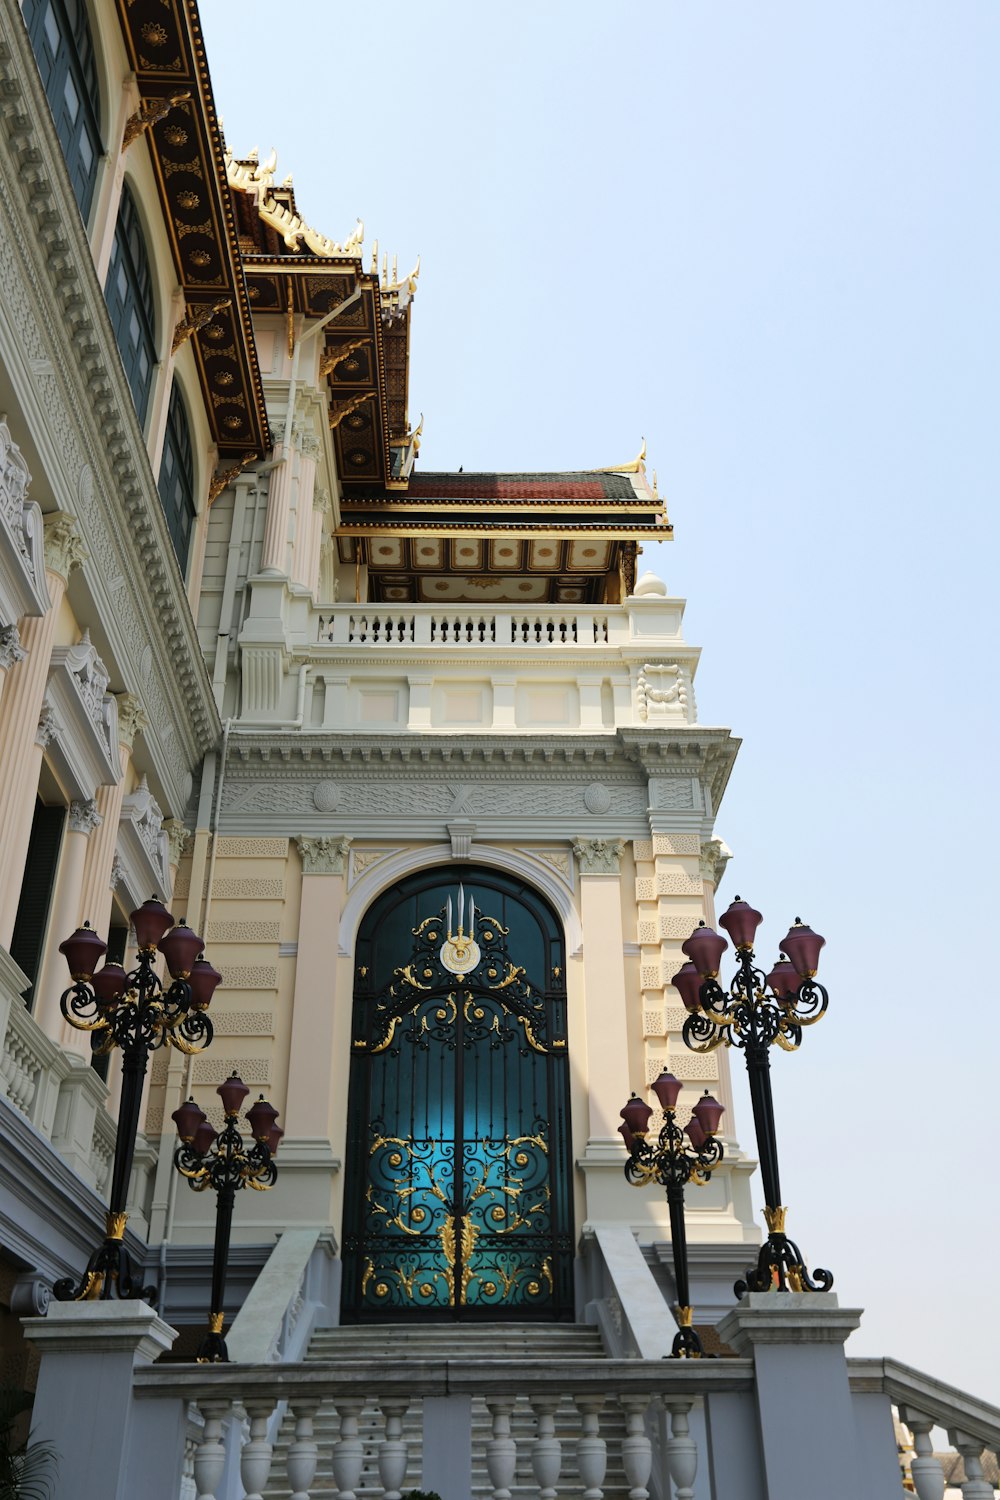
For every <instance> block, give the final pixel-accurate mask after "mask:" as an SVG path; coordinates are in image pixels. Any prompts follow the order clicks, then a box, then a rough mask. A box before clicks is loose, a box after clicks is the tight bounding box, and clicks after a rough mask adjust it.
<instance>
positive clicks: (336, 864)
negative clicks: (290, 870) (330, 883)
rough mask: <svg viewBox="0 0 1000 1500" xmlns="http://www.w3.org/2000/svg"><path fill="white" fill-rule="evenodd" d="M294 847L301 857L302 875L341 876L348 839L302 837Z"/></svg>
mask: <svg viewBox="0 0 1000 1500" xmlns="http://www.w3.org/2000/svg"><path fill="white" fill-rule="evenodd" d="M295 845H296V848H297V849H298V851H299V853H300V854H301V856H302V873H303V875H343V873H344V867H345V862H346V860H347V851H348V849H349V848H350V847H351V841H350V839H348V838H330V839H328V838H306V837H305V836H303V837H301V838H297V839H296V840H295Z"/></svg>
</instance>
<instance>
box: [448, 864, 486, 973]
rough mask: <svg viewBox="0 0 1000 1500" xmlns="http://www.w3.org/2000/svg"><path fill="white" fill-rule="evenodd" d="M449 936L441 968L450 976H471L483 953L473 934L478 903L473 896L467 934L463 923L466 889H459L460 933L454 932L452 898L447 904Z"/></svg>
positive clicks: (449, 898) (460, 887) (470, 900)
mask: <svg viewBox="0 0 1000 1500" xmlns="http://www.w3.org/2000/svg"><path fill="white" fill-rule="evenodd" d="M446 911H447V924H448V936H447V937H446V938H445V940H444V942H443V943H442V944H441V953H440V958H441V967H442V968H444V969H447V970H448V973H449V974H471V973H472V971H473V969H474V968H476V966H477V965H478V963H479V960H480V959H481V958H482V956H483V955H482V951H481V949H480V947H479V944H478V943H477V942H476V940H475V938H474V937H473V936H472V934H473V933H474V932H475V930H476V903H475V901H474V900H473V898H472V896H471V895H470V897H469V930H468V933H466V931H465V929H464V927H463V922H464V920H465V915H464V914H465V887H464V886H462V885H460V886H459V888H458V931H457V932H453V931H452V912H451V897H450V896H449V897H448V900H447V902H446Z"/></svg>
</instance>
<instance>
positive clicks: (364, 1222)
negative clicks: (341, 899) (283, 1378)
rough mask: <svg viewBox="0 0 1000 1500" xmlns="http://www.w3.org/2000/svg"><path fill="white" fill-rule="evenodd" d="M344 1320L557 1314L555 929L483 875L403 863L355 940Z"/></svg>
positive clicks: (566, 1241) (505, 885) (559, 1039)
mask: <svg viewBox="0 0 1000 1500" xmlns="http://www.w3.org/2000/svg"><path fill="white" fill-rule="evenodd" d="M357 960H358V964H357V973H356V983H355V994H354V1023H353V1024H354V1029H353V1047H352V1053H353V1055H352V1061H351V1084H350V1095H349V1101H348V1148H347V1183H346V1201H345V1224H344V1307H343V1315H344V1318H345V1320H348V1321H350V1320H353V1319H365V1318H374V1317H379V1316H383V1317H388V1318H392V1319H398V1318H401V1317H402V1318H405V1317H410V1316H413V1317H437V1318H442V1317H456V1318H457V1317H470V1318H474V1317H477V1316H478V1317H490V1318H495V1317H497V1316H499V1315H502V1314H503V1313H504V1312H505V1311H508V1310H509V1311H511V1312H513V1313H515V1314H516V1316H518V1317H524V1316H525V1315H527V1314H531V1313H534V1314H537V1315H540V1316H544V1317H548V1318H553V1317H559V1316H563V1315H565V1316H569V1315H571V1312H572V1300H573V1299H572V1255H573V1235H572V1209H571V1183H570V1158H569V1151H570V1136H569V1108H568V1078H567V1066H568V1064H567V1056H566V1001H565V978H564V975H565V969H564V956H563V940H562V934H561V932H560V930H559V925H558V923H557V922H556V920H555V918H554V916H553V915H552V913H551V912H550V911H549V909H548V907H547V906H545V905H544V904H543V902H542V901H541V899H540V898H539V897H538V896H537V894H536V893H535V892H533V891H531V890H530V889H529V888H527V887H525V886H523V885H522V884H521V883H520V882H517V881H514V880H510V879H508V878H507V877H505V876H503V875H499V874H495V873H493V872H487V871H473V870H470V869H468V868H463V870H462V882H461V884H459V882H458V881H457V880H452V879H450V878H449V873H448V872H445V871H441V870H438V871H431V872H429V873H428V874H425V875H421V876H417V877H414V878H412V879H411V880H410V881H408V882H406V883H405V884H404V885H403V886H400V887H397V888H396V890H395V891H393V892H391V893H388V894H387V895H386V896H384V897H382V898H381V899H380V901H379V902H377V903H376V904H375V906H374V907H373V908H372V909H371V910H370V911H369V912H368V914H367V916H366V918H365V921H364V923H363V925H362V929H361V933H360V935H359V940H358V948H357Z"/></svg>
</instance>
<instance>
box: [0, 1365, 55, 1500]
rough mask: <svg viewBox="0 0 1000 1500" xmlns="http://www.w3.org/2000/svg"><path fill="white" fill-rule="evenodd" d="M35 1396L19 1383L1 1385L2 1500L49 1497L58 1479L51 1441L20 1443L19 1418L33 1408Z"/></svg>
mask: <svg viewBox="0 0 1000 1500" xmlns="http://www.w3.org/2000/svg"><path fill="white" fill-rule="evenodd" d="M31 1402H32V1398H31V1396H30V1395H29V1394H28V1392H27V1391H22V1390H18V1388H17V1387H16V1386H9V1385H8V1386H0V1500H49V1497H50V1496H51V1493H52V1482H53V1480H54V1478H55V1468H56V1451H55V1449H54V1447H53V1446H52V1444H51V1443H34V1444H32V1446H31V1447H30V1448H29V1447H28V1444H27V1442H23V1443H19V1442H18V1441H17V1438H16V1436H15V1427H16V1425H17V1419H18V1417H20V1416H22V1415H23V1414H24V1413H25V1412H27V1411H30V1410H31Z"/></svg>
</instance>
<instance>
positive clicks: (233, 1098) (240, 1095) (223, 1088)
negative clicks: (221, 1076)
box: [215, 1073, 250, 1115]
mask: <svg viewBox="0 0 1000 1500" xmlns="http://www.w3.org/2000/svg"><path fill="white" fill-rule="evenodd" d="M215 1092H216V1093H217V1094H218V1096H219V1098H220V1099H221V1100H222V1107H223V1109H224V1110H225V1111H226V1114H227V1115H238V1114H239V1112H240V1106H241V1105H242V1103H243V1101H244V1099H245V1098H246V1096H247V1094H249V1092H250V1090H249V1089H248V1088H247V1086H246V1084H245V1083H244V1082H243V1079H242V1078H238V1077H237V1075H236V1074H235V1073H231V1074H230V1075H229V1077H228V1078H227V1079H226V1081H225V1083H220V1084H219V1087H218V1088H217V1089H216V1091H215Z"/></svg>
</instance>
